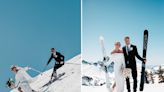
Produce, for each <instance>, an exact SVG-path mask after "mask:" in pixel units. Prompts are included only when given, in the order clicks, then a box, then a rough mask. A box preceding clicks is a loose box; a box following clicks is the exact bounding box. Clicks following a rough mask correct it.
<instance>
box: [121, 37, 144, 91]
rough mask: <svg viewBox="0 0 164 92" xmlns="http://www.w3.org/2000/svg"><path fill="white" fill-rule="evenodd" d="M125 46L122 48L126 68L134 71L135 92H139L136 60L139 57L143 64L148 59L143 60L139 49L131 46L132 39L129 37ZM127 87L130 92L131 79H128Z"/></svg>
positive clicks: (126, 38)
mask: <svg viewBox="0 0 164 92" xmlns="http://www.w3.org/2000/svg"><path fill="white" fill-rule="evenodd" d="M124 40H125V44H126V45H125V46H124V47H123V48H122V49H123V53H124V58H125V65H126V68H130V69H131V70H132V77H133V91H134V92H136V91H137V66H136V59H135V57H137V58H138V59H139V60H141V61H142V62H146V59H144V58H141V57H140V55H139V54H138V51H137V47H136V46H135V45H132V44H130V38H129V37H128V36H127V37H125V39H124ZM126 85H127V90H128V92H131V90H130V81H129V78H126Z"/></svg>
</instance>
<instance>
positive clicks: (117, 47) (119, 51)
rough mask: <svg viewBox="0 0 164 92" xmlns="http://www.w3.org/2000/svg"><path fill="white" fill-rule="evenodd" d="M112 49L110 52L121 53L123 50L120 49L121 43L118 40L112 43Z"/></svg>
mask: <svg viewBox="0 0 164 92" xmlns="http://www.w3.org/2000/svg"><path fill="white" fill-rule="evenodd" d="M114 46H115V47H114V50H113V51H112V52H111V54H114V53H122V52H123V51H122V50H121V49H120V47H121V43H120V42H118V41H117V42H115V44H114Z"/></svg>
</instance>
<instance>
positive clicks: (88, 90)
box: [81, 61, 164, 92]
mask: <svg viewBox="0 0 164 92" xmlns="http://www.w3.org/2000/svg"><path fill="white" fill-rule="evenodd" d="M157 69H159V67H157V66H156V67H153V68H152V67H151V68H147V69H146V70H147V71H153V72H155V71H157ZM137 70H138V77H137V79H138V85H137V86H138V87H137V92H140V91H139V85H140V76H141V73H140V72H141V64H137ZM109 75H110V77H111V78H112V79H113V81H114V79H115V78H114V72H113V73H109ZM104 76H105V72H104V71H103V70H102V69H101V67H99V66H98V65H94V64H92V63H90V62H87V61H85V63H82V88H81V89H82V90H81V92H108V90H107V88H106V84H105V83H104V82H105V77H104ZM154 76H155V78H154V81H155V83H154V84H151V83H150V84H145V85H144V90H143V92H163V90H164V83H160V84H159V83H158V76H157V75H154ZM86 77H88V78H86ZM130 79H131V80H130V82H131V90H132V91H133V80H132V77H131V78H130ZM97 82H98V83H97ZM100 84H103V85H100ZM124 85H125V86H124V91H123V92H127V89H126V82H125V84H124ZM113 92H116V90H115V89H114V90H113Z"/></svg>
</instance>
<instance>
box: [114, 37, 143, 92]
mask: <svg viewBox="0 0 164 92" xmlns="http://www.w3.org/2000/svg"><path fill="white" fill-rule="evenodd" d="M124 41H125V46H124V47H123V48H122V49H121V48H120V47H121V44H120V42H116V43H115V48H114V50H113V51H112V52H111V60H112V61H114V63H115V64H114V72H115V84H114V86H113V88H115V89H116V92H123V91H124V80H125V79H126V85H127V91H128V92H131V90H130V79H129V77H128V75H126V73H129V74H131V75H132V78H133V92H137V66H136V59H135V57H137V58H138V59H139V60H141V61H142V62H145V63H146V59H144V58H141V57H140V55H139V54H138V51H137V47H136V46H135V45H132V44H131V43H130V38H129V37H128V36H127V37H125V38H124ZM127 70H129V71H130V72H127ZM125 72H126V73H125ZM125 76H126V77H125Z"/></svg>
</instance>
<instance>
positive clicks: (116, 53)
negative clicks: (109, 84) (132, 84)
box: [111, 42, 125, 92]
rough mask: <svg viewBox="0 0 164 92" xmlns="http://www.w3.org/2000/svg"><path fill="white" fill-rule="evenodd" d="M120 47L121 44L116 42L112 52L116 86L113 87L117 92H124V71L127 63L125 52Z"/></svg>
mask: <svg viewBox="0 0 164 92" xmlns="http://www.w3.org/2000/svg"><path fill="white" fill-rule="evenodd" d="M120 47H121V44H120V42H116V43H115V48H114V50H113V51H112V52H111V60H112V61H114V73H115V84H114V86H113V90H114V88H115V90H114V91H115V92H123V91H124V76H123V69H124V68H125V64H124V63H125V62H124V55H123V51H122V50H121V49H120Z"/></svg>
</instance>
